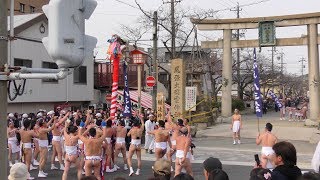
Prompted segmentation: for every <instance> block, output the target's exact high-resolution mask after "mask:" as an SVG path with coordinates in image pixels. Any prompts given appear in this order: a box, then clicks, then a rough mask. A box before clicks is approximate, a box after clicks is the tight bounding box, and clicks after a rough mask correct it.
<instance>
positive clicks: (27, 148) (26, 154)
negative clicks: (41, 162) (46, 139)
mask: <svg viewBox="0 0 320 180" xmlns="http://www.w3.org/2000/svg"><path fill="white" fill-rule="evenodd" d="M30 126H31V121H30V120H29V119H26V120H25V121H24V122H23V128H22V129H20V130H19V133H20V135H21V142H20V144H21V154H22V158H23V159H24V163H25V164H26V165H27V168H28V171H30V170H31V169H30V167H32V165H31V158H32V145H31V140H32V138H33V137H38V135H37V134H36V133H35V132H34V131H33V130H31V129H30ZM29 179H32V178H31V177H30V178H29Z"/></svg>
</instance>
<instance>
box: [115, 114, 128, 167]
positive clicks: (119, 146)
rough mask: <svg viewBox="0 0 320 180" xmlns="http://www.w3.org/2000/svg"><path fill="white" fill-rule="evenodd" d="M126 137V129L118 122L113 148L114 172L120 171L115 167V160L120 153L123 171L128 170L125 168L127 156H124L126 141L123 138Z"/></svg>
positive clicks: (121, 122) (122, 122) (123, 124)
mask: <svg viewBox="0 0 320 180" xmlns="http://www.w3.org/2000/svg"><path fill="white" fill-rule="evenodd" d="M126 136H127V129H126V128H125V122H124V121H123V120H120V121H119V125H118V127H116V146H115V153H114V168H113V169H114V170H117V169H120V167H119V166H117V164H116V163H117V158H118V155H119V153H120V152H121V154H122V157H123V163H124V167H123V169H124V170H128V166H127V155H126V141H125V137H126Z"/></svg>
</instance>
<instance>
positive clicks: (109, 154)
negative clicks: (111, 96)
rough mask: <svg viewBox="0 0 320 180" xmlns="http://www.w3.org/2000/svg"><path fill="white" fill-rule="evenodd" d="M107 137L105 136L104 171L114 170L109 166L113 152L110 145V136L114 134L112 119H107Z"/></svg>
mask: <svg viewBox="0 0 320 180" xmlns="http://www.w3.org/2000/svg"><path fill="white" fill-rule="evenodd" d="M106 132H107V137H106V140H105V142H106V144H107V146H106V156H107V157H106V172H107V173H110V172H114V169H112V168H111V158H112V153H113V145H112V142H111V141H112V138H113V137H115V136H116V131H115V128H112V120H110V119H109V120H107V128H106Z"/></svg>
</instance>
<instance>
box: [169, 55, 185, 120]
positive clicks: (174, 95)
mask: <svg viewBox="0 0 320 180" xmlns="http://www.w3.org/2000/svg"><path fill="white" fill-rule="evenodd" d="M185 87H186V75H185V62H184V61H183V60H182V59H173V60H172V61H171V115H173V117H174V119H175V120H176V119H178V118H183V114H184V111H185Z"/></svg>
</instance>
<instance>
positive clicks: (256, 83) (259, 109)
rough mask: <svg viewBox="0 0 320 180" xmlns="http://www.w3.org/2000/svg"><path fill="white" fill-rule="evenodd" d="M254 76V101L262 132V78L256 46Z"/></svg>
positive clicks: (254, 51)
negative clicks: (260, 76)
mask: <svg viewBox="0 0 320 180" xmlns="http://www.w3.org/2000/svg"><path fill="white" fill-rule="evenodd" d="M253 77H254V102H255V111H256V116H257V119H258V132H259V133H260V118H261V117H262V98H261V91H260V78H259V69H258V63H257V54H256V48H254V50H253Z"/></svg>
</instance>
